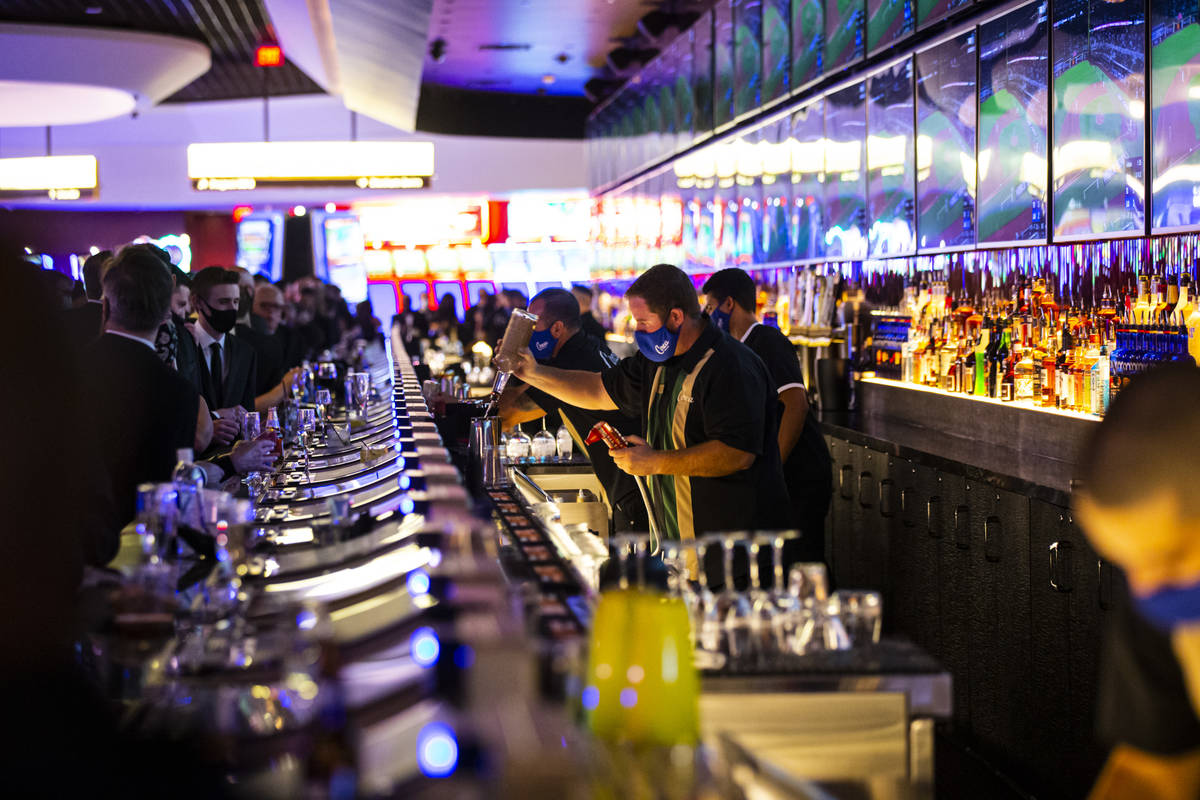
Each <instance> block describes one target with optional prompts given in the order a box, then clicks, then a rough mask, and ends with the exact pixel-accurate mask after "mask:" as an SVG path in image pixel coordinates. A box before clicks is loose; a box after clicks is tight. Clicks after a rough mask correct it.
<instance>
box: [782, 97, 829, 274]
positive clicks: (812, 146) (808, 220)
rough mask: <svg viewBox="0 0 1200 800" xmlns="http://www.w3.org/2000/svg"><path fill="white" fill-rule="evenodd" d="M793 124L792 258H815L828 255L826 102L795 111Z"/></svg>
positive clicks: (820, 101)
mask: <svg viewBox="0 0 1200 800" xmlns="http://www.w3.org/2000/svg"><path fill="white" fill-rule="evenodd" d="M790 127H791V131H790V134H789V138H788V145H789V147H790V149H791V153H792V158H791V162H792V208H791V224H790V225H789V228H790V229H791V231H790V233H791V237H792V238H791V257H792V258H794V259H796V260H797V261H812V260H816V259H820V258H823V257H824V256H825V184H824V180H825V101H824V100H817V101H815V102H813V103H810V104H808V105H806V106H804V107H802V108H800V109H798V110H796V111H795V112H793V113H792V117H791V120H790Z"/></svg>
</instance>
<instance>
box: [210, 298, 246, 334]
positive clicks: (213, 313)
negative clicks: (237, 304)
mask: <svg viewBox="0 0 1200 800" xmlns="http://www.w3.org/2000/svg"><path fill="white" fill-rule="evenodd" d="M204 308H205V310H204V311H203V312H201V313H203V314H204V319H206V320H208V324H209V326H210V327H211V328H212V329H213V330H214V331H216V332H217V333H229V332H230V331H231V330H233V326H234V325H237V318H238V312H237V309H236V308H222V309H216V308H213V307H212V306H210V305H209V304H208V303H207V302H206V303H205V304H204Z"/></svg>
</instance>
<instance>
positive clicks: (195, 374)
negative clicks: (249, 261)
mask: <svg viewBox="0 0 1200 800" xmlns="http://www.w3.org/2000/svg"><path fill="white" fill-rule="evenodd" d="M191 288H192V297H191V304H192V309H193V310H194V311H195V312H196V316H197V319H196V323H195V324H194V325H192V326H190V328H189V330H190V331H191V334H192V335H191V337H190V341H189V337H187V336H181V337H180V341H179V348H180V350H181V351H182V350H183V349H184V348H185V347H189V348H190V347H191V346H192V345H194V348H193V349H194V352H195V355H196V358H195V362H194V363H195V364H196V368H195V369H194V370H192V374H191V375H189V376H188V377H189V378H190V379H191V381H192V385H193V386H195V387H196V389H197V390H198V391H199V392H200V394H202V395H203V396H204V399H205V401H206V402H207V403H208V407H209V408H210V409H213V440H214V441H215V442H216V443H217V444H220V445H227V444H230V443H231V442H232V441H233V440H234V439H236V438H237V434H238V431H239V430H240V428H241V424H242V418H243V417H244V416H245V414H246V411H250V410H253V409H254V408H255V405H254V399H255V396H256V394H257V392H256V389H257V380H258V378H257V359H256V357H255V354H254V349H253V348H252V347H250V346H249V345H248V344H246V343H245V342H243V341H240V340H238V338H237V337H235V336H228V335H227V334H229V332H230V331H232V330H233V328H234V326H235V325H236V324H237V318H238V305H239V303H240V302H241V290H240V288H239V286H238V274H237V273H236V272H232V271H230V270H226V269H223V268H221V267H205V268H204V269H202V270H200V271H199V272H198V273H196V274H195V275H193V276H192V287H191ZM185 362H187V363H192V359H191V358H190V357H189V358H181V359H180V363H181V364H183V363H185Z"/></svg>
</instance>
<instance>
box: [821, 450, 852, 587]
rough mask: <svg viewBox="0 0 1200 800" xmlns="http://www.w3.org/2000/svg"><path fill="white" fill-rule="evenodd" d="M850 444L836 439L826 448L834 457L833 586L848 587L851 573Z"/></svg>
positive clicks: (831, 553)
mask: <svg viewBox="0 0 1200 800" xmlns="http://www.w3.org/2000/svg"><path fill="white" fill-rule="evenodd" d="M852 448H853V445H851V444H849V443H848V442H845V441H842V440H835V441H834V443H833V446H832V447H830V448H829V454H830V456H831V457H832V459H833V500H832V501H831V502H830V509H829V513H830V516H831V517H832V518H833V519H834V523H833V528H832V531H831V535H830V542H829V545H830V547H829V550H827V551H826V552H828V553H829V558H830V561H831V563H830V567H831V568H832V573H833V576H832V577H833V583H834V585H835V586H850V585H853V582H852V581H851V578H852V575H851V573H850V570H851V567H852V564H853V562H854V557H853V552H852V549H853V544H854V543H853V539H854V538H855V537H856V535H857V534H856V532H855V525H854V522H855V519H854V513H853V510H854V508H856V507H857V505H858V503H857V500H856V499H855V496H854V492H855V488H856V483H857V482H856V479H855V476H854V464H853V462H852V452H851V451H852Z"/></svg>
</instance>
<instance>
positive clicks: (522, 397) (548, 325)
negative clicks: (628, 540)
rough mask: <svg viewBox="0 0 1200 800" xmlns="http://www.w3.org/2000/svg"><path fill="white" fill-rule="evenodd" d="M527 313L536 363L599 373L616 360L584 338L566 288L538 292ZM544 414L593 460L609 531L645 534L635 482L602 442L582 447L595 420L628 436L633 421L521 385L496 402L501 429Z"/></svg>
mask: <svg viewBox="0 0 1200 800" xmlns="http://www.w3.org/2000/svg"><path fill="white" fill-rule="evenodd" d="M529 313H531V314H533V315H535V316H536V317H537V318H538V319H537V324H536V325H535V326H534V328H533V335H532V336H531V337H530V339H529V348H530V350H531V351H532V353H533V357H534V358H535V359H536V360H537V361H538V362H539V363H541V364H545V365H546V366H549V367H555V368H557V369H578V370H585V371H587V372H591V373H599V372H603V371H604V370H606V369H609V368H610V367H613V366H615V365H616V364H617V357H616V356H614V355H613V354H612V352H611V351H610V350H609V349H608V347H607V346H606V345H605V344H604V342H603V341H601V340H599V339H596V338H594V337H592V336H588V335H587V334H586V333H585V332H584V331H583V330H582V329H581V327H580V321H579V317H580V315H579V304H578V303H577V302H576V300H575V298H574V297H573V296H572V294H571V293H570V292H568V291H567V290H566V289H544V290H542V291H541V292H538V293H537V294H536V295H534V297H533V299H532V300H530V301H529ZM514 384H515V385H514ZM547 415H550V416H552V417H558V418H560V419H561V420H562V423H563V424H564V425H566V427H567V430H568V431H570V433H571V438H572V439H573V440H574V441H575V446H576V447H578V448H579V449H580V450H586V451H587V454H588V457H589V458H590V459H591V460H592V469H593V470H594V471H595V473H596V477H597V479H599V481H600V485H601V486H603V487H604V491H605V494H606V495H607V499H608V504H609V507H610V508H611V509H612V515H613V516H612V522H613V531H615V532H618V533H619V532H623V531H634V530H638V531H643V530H646V529H647V526H648V523H647V519H646V507H645V504H644V503H643V502H642V498H641V495H640V493H639V492H638V488H637V483H635V482H634V480H633V478H632V477H631V476H630V475H629V474H628V473H626V472H623V471H622V470H620V469H618V468H617V466H616V464H615V463H614V462H613V459H612V456H611V455H610V454H609V452H608V448H607V447H606V446H605V445H604V444H603V443H602V442H597V443H595V444H592V445H587V444H585V443H584V440H585V439H586V438H587V435H588V432H589V431H590V430H591V429H592V426H593V425H595V424H596V423H597V422H599V421H600V420H604V421H606V422H608V423H609V424H611V425H612V426H614V427H615V428H616V429H617V430H619V431H620V432H621V433H623V434H626V435H629V434H634V433H636V432H638V431H640V430H641V428H640V425H639V420H638V418H637V417H631V416H627V415H625V414H622V413H620V412H618V411H589V410H585V409H582V408H576V407H575V406H572V405H569V404H567V403H565V402H563V401H562V400H561V399H559V398H558V397H554V396H552V395H550V394H547V393H546V392H543V391H542V390H540V389H536V388H534V387H532V386H529V385H528V384H526V383H523V382H520V381H513V382H511V383H510V384H509V386H508V388H507V389H506V390H505V392H504V395H503V396H502V397H501V398H500V418H501V420H502V423H503V426H504V427H505V428H506V429H507V428H510V427H512V426H513V425H517V424H520V423H522V422H528V421H530V420H535V419H540V418H541V417H543V416H547Z"/></svg>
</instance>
